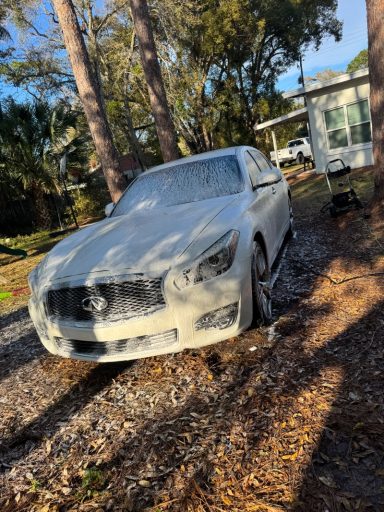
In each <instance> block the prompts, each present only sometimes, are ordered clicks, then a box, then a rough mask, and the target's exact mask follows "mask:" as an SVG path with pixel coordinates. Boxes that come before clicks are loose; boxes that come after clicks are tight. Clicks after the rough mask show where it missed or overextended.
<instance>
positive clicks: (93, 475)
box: [81, 467, 105, 494]
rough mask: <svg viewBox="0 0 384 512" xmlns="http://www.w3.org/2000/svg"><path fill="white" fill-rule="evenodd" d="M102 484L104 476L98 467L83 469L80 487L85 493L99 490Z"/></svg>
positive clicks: (103, 484) (103, 483)
mask: <svg viewBox="0 0 384 512" xmlns="http://www.w3.org/2000/svg"><path fill="white" fill-rule="evenodd" d="M104 486H105V477H104V475H103V473H102V472H101V471H100V469H98V468H96V467H92V468H88V469H86V470H85V471H84V475H83V478H82V481H81V487H82V489H83V490H84V491H85V492H86V493H87V494H91V493H92V492H94V491H99V490H101V489H103V487H104Z"/></svg>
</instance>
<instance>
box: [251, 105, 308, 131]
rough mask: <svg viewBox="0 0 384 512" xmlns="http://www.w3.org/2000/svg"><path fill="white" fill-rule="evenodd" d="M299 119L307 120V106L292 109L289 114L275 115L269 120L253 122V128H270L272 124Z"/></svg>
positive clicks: (257, 129)
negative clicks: (274, 117)
mask: <svg viewBox="0 0 384 512" xmlns="http://www.w3.org/2000/svg"><path fill="white" fill-rule="evenodd" d="M300 121H308V109H307V107H303V108H299V109H298V110H294V111H293V112H289V114H284V115H283V116H280V117H276V119H271V120H270V121H265V123H259V124H257V123H256V124H255V125H254V127H253V129H254V130H255V131H259V130H263V129H264V128H270V127H272V126H277V125H279V124H285V123H292V122H295V123H297V122H300Z"/></svg>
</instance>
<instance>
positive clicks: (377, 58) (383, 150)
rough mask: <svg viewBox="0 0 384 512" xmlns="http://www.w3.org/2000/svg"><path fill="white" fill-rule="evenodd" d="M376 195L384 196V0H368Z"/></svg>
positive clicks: (379, 197) (369, 62)
mask: <svg viewBox="0 0 384 512" xmlns="http://www.w3.org/2000/svg"><path fill="white" fill-rule="evenodd" d="M366 4H367V22H368V64H369V81H370V85H371V93H370V103H371V118H372V142H373V159H374V166H375V196H376V197H377V198H378V199H383V198H384V137H383V134H384V91H383V81H384V23H383V21H384V20H383V13H384V0H366Z"/></svg>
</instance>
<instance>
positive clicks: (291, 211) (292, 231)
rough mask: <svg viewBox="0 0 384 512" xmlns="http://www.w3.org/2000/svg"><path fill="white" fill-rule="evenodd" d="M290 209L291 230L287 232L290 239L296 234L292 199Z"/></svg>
mask: <svg viewBox="0 0 384 512" xmlns="http://www.w3.org/2000/svg"><path fill="white" fill-rule="evenodd" d="M288 209H289V228H288V231H287V235H288V238H292V237H293V235H294V234H295V229H294V223H293V209H292V201H291V198H290V197H288Z"/></svg>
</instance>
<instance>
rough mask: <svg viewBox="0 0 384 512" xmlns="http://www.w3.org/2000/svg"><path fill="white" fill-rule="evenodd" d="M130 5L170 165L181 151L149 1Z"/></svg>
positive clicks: (151, 100)
mask: <svg viewBox="0 0 384 512" xmlns="http://www.w3.org/2000/svg"><path fill="white" fill-rule="evenodd" d="M56 1H57V0H56ZM130 3H131V11H132V19H133V23H134V27H135V32H136V35H137V39H138V40H139V47H140V56H141V62H142V65H143V70H144V76H145V80H146V82H147V86H148V93H149V100H150V102H151V109H152V113H153V117H154V119H155V124H156V131H157V136H158V138H159V143H160V148H161V153H162V155H163V159H164V161H165V162H169V161H170V160H176V159H177V158H179V150H178V147H177V144H176V135H175V127H174V125H173V121H172V119H171V114H170V112H169V108H168V103H167V97H166V94H165V89H164V83H163V78H162V76H161V69H160V64H159V61H158V58H157V52H156V46H155V40H154V38H153V32H152V25H151V20H150V17H149V11H148V5H147V1H146V0H130Z"/></svg>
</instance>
